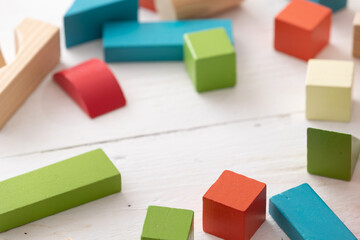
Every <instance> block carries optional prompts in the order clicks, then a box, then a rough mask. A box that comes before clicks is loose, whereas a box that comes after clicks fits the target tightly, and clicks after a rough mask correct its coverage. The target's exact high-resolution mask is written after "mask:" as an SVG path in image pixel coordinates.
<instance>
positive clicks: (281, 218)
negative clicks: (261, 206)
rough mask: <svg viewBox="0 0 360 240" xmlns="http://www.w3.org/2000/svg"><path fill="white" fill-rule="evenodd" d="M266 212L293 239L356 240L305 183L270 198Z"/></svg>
mask: <svg viewBox="0 0 360 240" xmlns="http://www.w3.org/2000/svg"><path fill="white" fill-rule="evenodd" d="M269 213H270V215H271V217H272V218H273V219H274V220H275V222H276V223H277V224H278V225H279V227H280V228H281V229H282V230H283V231H284V232H285V233H286V234H287V235H288V237H289V238H290V239H292V240H314V239H316V240H340V239H341V240H356V237H355V236H354V235H353V234H352V233H351V232H350V230H349V229H348V228H347V227H346V226H345V225H344V223H343V222H342V221H341V220H340V219H339V218H338V217H337V216H336V215H335V213H334V212H333V211H332V210H331V209H330V208H329V207H328V206H327V205H326V203H325V202H324V201H323V200H322V199H321V198H320V197H319V195H317V193H316V192H315V191H314V190H313V189H312V188H311V187H310V186H309V185H308V184H306V183H305V184H302V185H300V186H298V187H295V188H292V189H290V190H287V191H285V192H283V193H280V194H278V195H275V196H273V197H272V198H270V201H269Z"/></svg>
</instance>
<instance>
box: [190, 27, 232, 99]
mask: <svg viewBox="0 0 360 240" xmlns="http://www.w3.org/2000/svg"><path fill="white" fill-rule="evenodd" d="M184 42H185V44H184V60H185V67H186V69H187V71H188V73H189V76H190V78H191V79H192V81H193V83H194V86H195V88H196V90H197V91H198V92H205V91H210V90H216V89H221V88H227V87H233V86H235V84H236V54H235V50H234V47H233V45H232V43H231V40H230V39H229V37H228V35H227V33H226V30H225V29H224V28H215V29H210V30H205V31H199V32H193V33H187V34H185V35H184Z"/></svg>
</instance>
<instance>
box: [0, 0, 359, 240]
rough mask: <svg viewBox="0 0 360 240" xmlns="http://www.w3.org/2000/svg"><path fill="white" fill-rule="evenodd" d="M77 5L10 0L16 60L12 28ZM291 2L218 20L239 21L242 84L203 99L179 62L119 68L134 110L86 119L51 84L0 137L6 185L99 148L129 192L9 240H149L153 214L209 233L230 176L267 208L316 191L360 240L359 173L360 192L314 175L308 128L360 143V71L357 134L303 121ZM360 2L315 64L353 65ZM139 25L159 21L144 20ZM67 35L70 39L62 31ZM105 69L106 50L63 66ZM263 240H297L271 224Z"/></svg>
mask: <svg viewBox="0 0 360 240" xmlns="http://www.w3.org/2000/svg"><path fill="white" fill-rule="evenodd" d="M71 2H72V0H61V1H60V0H58V1H47V0H31V1H29V0H11V1H8V0H1V1H0V41H1V44H2V45H1V46H2V48H3V52H4V55H5V57H7V60H11V59H13V58H14V53H13V49H14V44H13V28H14V27H15V26H16V25H17V24H18V23H19V22H20V21H21V20H22V19H23V18H24V17H26V16H29V17H34V18H37V19H40V20H44V21H48V22H51V23H53V24H56V25H58V26H62V17H63V15H64V13H65V12H66V10H67V8H68V7H69V6H70V5H71ZM286 4H287V1H286V0H271V1H269V0H247V1H246V2H245V3H244V4H243V6H242V7H241V8H238V9H234V10H231V11H229V12H227V13H224V14H223V15H221V16H219V17H226V18H231V19H233V21H234V35H235V42H236V51H237V66H238V68H237V69H238V84H237V86H236V87H235V88H233V89H227V90H221V91H214V92H209V93H204V94H198V93H196V92H195V90H194V88H193V86H192V84H191V82H190V79H189V78H188V76H187V73H186V71H185V69H184V65H183V63H182V62H159V63H118V64H110V67H111V69H112V70H113V71H114V73H115V75H116V77H117V78H118V80H119V82H120V84H121V86H122V88H123V90H124V92H125V94H126V97H127V100H128V106H126V107H125V108H123V109H120V110H117V111H114V112H112V113H110V114H106V115H104V116H102V117H99V118H97V119H94V120H91V119H89V118H88V117H87V116H86V115H85V114H84V113H83V112H82V111H81V110H80V109H79V108H78V106H77V105H76V104H75V103H74V102H73V101H72V100H71V99H70V98H69V97H68V96H67V95H66V94H65V93H64V92H63V91H62V90H61V89H60V88H59V86H57V85H56V84H55V83H54V81H52V79H51V75H49V76H48V77H47V78H46V79H45V80H44V82H43V83H42V84H41V85H40V87H39V88H38V89H37V90H36V91H35V92H34V93H33V94H32V95H31V97H30V98H29V99H28V100H27V102H26V103H25V104H24V105H23V106H22V107H21V108H20V109H19V111H17V113H16V114H15V115H14V116H13V117H12V118H11V120H10V121H9V122H8V124H7V125H6V126H5V127H4V128H3V129H2V130H1V131H0V180H4V179H7V178H10V177H13V176H16V175H19V174H22V173H25V172H28V171H30V170H34V169H37V168H39V167H43V166H46V165H49V164H51V163H55V162H57V161H60V160H63V159H66V158H69V157H72V156H75V155H77V154H81V153H84V152H86V151H89V150H92V149H96V148H102V149H104V151H105V152H106V153H107V154H108V156H109V157H110V159H111V160H112V161H113V162H114V163H115V164H116V166H117V167H118V169H119V170H120V172H121V174H122V179H123V190H122V192H121V193H120V194H115V195H112V196H109V197H106V198H104V199H101V200H98V201H95V202H92V203H89V204H86V205H83V206H80V207H77V208H75V209H71V210H68V211H65V212H62V213H60V214H56V215H54V216H51V217H47V218H45V219H42V220H39V221H36V222H33V223H30V224H27V225H25V226H22V227H19V228H16V229H13V230H10V231H8V232H5V233H1V234H0V240H22V239H26V240H28V239H34V240H35V239H36V240H42V239H46V240H65V239H67V238H71V239H73V240H85V239H86V240H97V239H104V240H118V239H121V240H132V239H140V234H141V230H142V225H143V221H144V218H145V214H146V208H147V206H148V205H150V204H153V205H162V206H169V207H177V208H187V209H193V210H194V211H195V238H196V239H205V240H211V239H217V238H215V237H213V236H210V235H208V234H205V233H203V231H202V219H201V215H202V196H203V194H204V193H205V192H206V190H207V189H208V188H209V187H210V185H211V184H212V183H213V182H214V181H215V180H216V179H217V177H218V176H219V175H220V173H221V172H222V171H223V170H224V169H229V170H233V171H236V172H238V173H241V174H244V175H246V176H249V177H252V178H255V179H258V180H260V181H263V182H265V183H267V187H268V197H271V196H273V195H275V194H278V193H280V192H281V191H284V190H287V189H289V188H292V187H295V186H297V185H299V184H301V183H304V182H307V183H309V184H310V185H311V186H312V187H313V188H314V189H315V191H317V193H318V194H319V195H320V196H321V197H322V198H323V199H324V200H325V201H326V203H327V204H328V205H329V206H330V207H331V209H333V211H334V212H335V213H336V214H337V215H338V216H339V217H340V218H341V219H342V220H343V221H344V223H345V224H346V225H347V226H348V227H349V229H350V230H351V231H352V232H353V233H354V234H355V235H356V236H357V237H358V238H360V201H359V199H360V164H358V166H357V168H356V170H355V174H354V176H353V179H352V180H351V182H345V181H339V180H334V179H328V178H324V177H318V176H312V175H309V174H308V173H307V171H306V128H307V127H309V126H312V127H318V128H323V129H330V130H336V131H341V132H349V133H352V134H354V135H355V136H358V137H360V128H359V122H360V91H359V88H360V73H359V69H360V62H359V61H358V60H355V62H356V77H355V88H354V91H353V98H354V102H353V116H352V121H351V122H350V123H332V122H309V121H307V120H305V116H304V108H305V104H304V103H305V86H304V82H305V74H306V63H305V62H303V61H300V60H297V59H295V58H292V57H289V56H286V55H283V54H281V53H278V52H275V51H274V49H273V47H272V44H273V20H274V16H275V15H276V14H277V13H278V12H279V11H280V10H281V9H282V8H283V7H284V6H285V5H286ZM356 11H360V1H358V0H349V3H348V8H347V9H346V10H342V11H340V12H338V13H336V14H335V15H334V16H333V25H332V33H331V43H330V44H329V46H328V47H326V49H325V50H324V51H322V52H321V54H320V55H319V56H318V58H329V59H348V60H351V59H352V57H351V54H350V53H351V44H352V42H351V41H352V19H353V16H354V13H355V12H356ZM140 19H141V21H153V20H158V17H157V16H156V15H155V14H153V13H151V12H148V11H146V10H140ZM61 29H62V34H63V28H62V27H61ZM91 57H98V58H102V57H103V55H102V47H101V41H100V40H99V41H94V42H91V43H88V44H84V45H80V46H78V47H75V48H72V49H70V50H67V49H65V47H64V37H63V35H62V58H61V64H59V65H58V67H57V68H56V69H55V70H54V71H56V70H59V69H63V68H66V67H70V66H73V65H75V64H78V63H80V62H82V61H85V60H87V59H89V58H91ZM253 239H255V240H263V239H266V240H272V239H274V240H275V239H279V240H280V239H288V238H287V237H286V236H285V234H284V233H283V232H282V231H281V230H280V229H279V227H278V226H277V225H276V223H275V222H274V221H273V220H272V218H271V217H270V216H269V215H267V220H266V222H265V223H264V224H263V225H262V226H261V228H260V229H259V230H258V231H257V233H256V234H255V236H254V237H253Z"/></svg>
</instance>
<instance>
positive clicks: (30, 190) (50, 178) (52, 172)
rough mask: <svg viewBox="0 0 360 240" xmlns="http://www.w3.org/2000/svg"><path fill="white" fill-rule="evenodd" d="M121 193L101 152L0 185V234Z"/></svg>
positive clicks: (113, 171)
mask: <svg viewBox="0 0 360 240" xmlns="http://www.w3.org/2000/svg"><path fill="white" fill-rule="evenodd" d="M120 191H121V176H120V173H119V171H118V170H117V169H116V167H115V166H114V164H113V163H112V162H111V161H110V160H109V158H108V157H107V156H106V155H105V153H104V152H103V151H102V150H101V149H97V150H94V151H91V152H88V153H85V154H82V155H79V156H76V157H73V158H70V159H67V160H64V161H61V162H58V163H55V164H52V165H49V166H47V167H43V168H40V169H38V170H35V171H32V172H29V173H26V174H23V175H20V176H17V177H14V178H10V179H8V180H5V181H3V182H0V232H3V231H7V230H9V229H12V228H15V227H18V226H21V225H23V224H26V223H29V222H32V221H35V220H38V219H40V218H44V217H47V216H50V215H52V214H55V213H58V212H61V211H64V210H67V209H69V208H73V207H76V206H79V205H81V204H84V203H87V202H90V201H93V200H96V199H99V198H102V197H105V196H107V195H110V194H113V193H116V192H120Z"/></svg>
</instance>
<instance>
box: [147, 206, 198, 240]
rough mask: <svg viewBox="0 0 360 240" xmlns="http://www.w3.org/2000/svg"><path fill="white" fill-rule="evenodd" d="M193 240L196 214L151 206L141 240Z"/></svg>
mask: <svg viewBox="0 0 360 240" xmlns="http://www.w3.org/2000/svg"><path fill="white" fill-rule="evenodd" d="M157 239H161V240H193V239H194V212H193V211H191V210H185V209H177V208H167V207H158V206H149V207H148V210H147V214H146V218H145V223H144V227H143V231H142V234H141V240H157Z"/></svg>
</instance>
